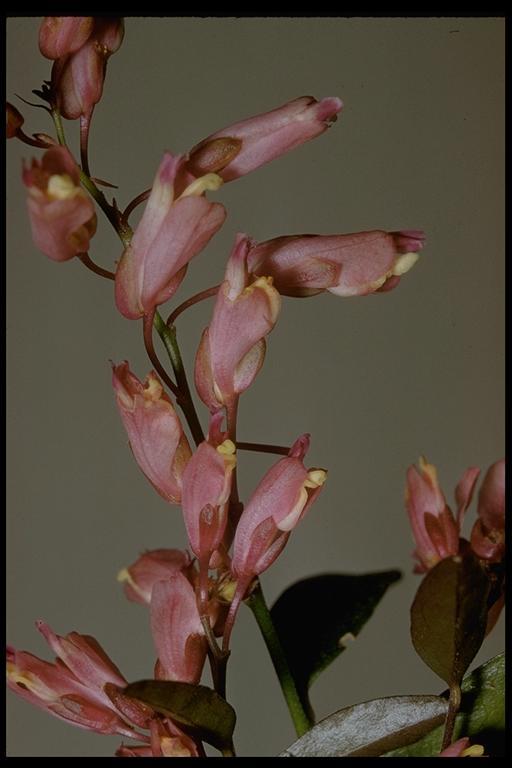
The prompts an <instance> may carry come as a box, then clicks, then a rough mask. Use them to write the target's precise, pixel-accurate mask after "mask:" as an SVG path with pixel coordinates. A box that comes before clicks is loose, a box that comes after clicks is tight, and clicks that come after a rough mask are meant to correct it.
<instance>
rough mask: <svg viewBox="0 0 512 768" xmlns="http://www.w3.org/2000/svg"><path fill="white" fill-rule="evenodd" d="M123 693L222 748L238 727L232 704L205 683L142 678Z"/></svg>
mask: <svg viewBox="0 0 512 768" xmlns="http://www.w3.org/2000/svg"><path fill="white" fill-rule="evenodd" d="M123 693H124V694H125V695H126V696H131V697H132V698H133V699H138V700H139V701H142V702H143V703H144V704H148V705H149V706H150V707H152V708H153V709H154V710H155V711H156V712H160V713H161V714H163V715H167V716H168V717H171V718H172V719H173V720H175V721H176V722H177V723H181V724H182V725H183V726H185V729H186V730H187V732H189V733H190V734H191V735H194V736H196V737H198V738H199V739H201V741H206V742H207V743H208V744H211V745H212V746H214V747H216V748H217V749H220V750H223V749H225V748H228V747H230V745H231V743H232V736H233V731H234V729H235V722H236V714H235V710H234V709H233V707H232V706H231V705H230V704H228V703H227V701H225V700H224V699H223V698H222V696H219V694H218V693H216V691H214V690H212V689H211V688H207V687H206V686H205V685H192V684H191V683H178V682H176V681H174V680H173V681H171V680H140V681H138V682H136V683H131V684H130V685H128V686H127V687H126V688H125V689H124V691H123Z"/></svg>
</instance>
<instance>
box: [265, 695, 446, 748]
mask: <svg viewBox="0 0 512 768" xmlns="http://www.w3.org/2000/svg"><path fill="white" fill-rule="evenodd" d="M447 710H448V704H447V702H446V700H445V699H442V698H441V697H440V696H390V697H389V698H385V699H373V700H372V701H365V702H363V703H362V704H355V705H354V706H352V707H346V708H345V709H340V710H339V712H335V713H334V714H333V715H329V717H326V718H325V719H324V720H321V721H320V722H319V723H318V725H315V726H314V728H312V729H311V730H310V731H308V732H307V733H306V734H305V735H304V736H301V738H300V739H298V740H297V741H296V742H295V743H294V744H292V746H291V747H289V748H288V749H287V750H285V751H284V752H283V753H282V754H281V755H280V757H378V756H379V755H381V754H382V753H383V752H387V751H388V750H389V749H392V748H395V747H398V746H403V745H406V744H411V743H412V742H414V741H417V739H418V736H419V734H425V733H428V732H429V731H431V730H432V728H434V727H435V726H436V725H439V724H440V723H442V722H443V721H444V719H445V717H446V712H447Z"/></svg>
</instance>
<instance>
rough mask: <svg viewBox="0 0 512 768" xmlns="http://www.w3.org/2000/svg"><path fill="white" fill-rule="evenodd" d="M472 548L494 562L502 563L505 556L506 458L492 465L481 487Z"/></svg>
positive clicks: (485, 558) (472, 534)
mask: <svg viewBox="0 0 512 768" xmlns="http://www.w3.org/2000/svg"><path fill="white" fill-rule="evenodd" d="M471 548H472V549H473V551H474V552H475V553H476V554H477V555H478V557H481V558H482V559H483V560H489V561H490V562H500V561H501V560H502V559H503V557H504V555H505V459H501V461H497V462H496V463H495V464H493V465H492V466H491V467H489V469H488V470H487V474H486V475H485V477H484V480H483V482H482V485H481V487H480V492H479V494H478V520H477V521H476V523H475V524H474V526H473V530H472V531H471Z"/></svg>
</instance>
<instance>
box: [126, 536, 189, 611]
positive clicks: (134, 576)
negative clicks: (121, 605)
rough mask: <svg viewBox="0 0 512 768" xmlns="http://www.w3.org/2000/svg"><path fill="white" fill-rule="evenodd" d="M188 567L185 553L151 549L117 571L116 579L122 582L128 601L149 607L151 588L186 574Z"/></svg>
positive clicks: (174, 550)
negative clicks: (177, 575)
mask: <svg viewBox="0 0 512 768" xmlns="http://www.w3.org/2000/svg"><path fill="white" fill-rule="evenodd" d="M190 567H191V559H190V555H189V554H188V552H186V551H183V550H181V549H153V550H151V551H149V552H144V554H142V555H141V556H140V557H139V558H138V559H137V560H136V561H135V562H134V563H133V565H130V566H129V567H128V568H123V569H122V570H121V571H119V574H118V576H117V578H118V581H121V582H124V591H125V594H126V597H127V598H128V600H133V602H135V603H141V604H142V605H144V604H146V605H149V603H150V602H151V593H152V591H153V587H154V586H155V584H156V583H157V582H158V581H165V579H168V578H170V577H171V576H174V574H176V573H180V572H185V573H188V571H189V570H190Z"/></svg>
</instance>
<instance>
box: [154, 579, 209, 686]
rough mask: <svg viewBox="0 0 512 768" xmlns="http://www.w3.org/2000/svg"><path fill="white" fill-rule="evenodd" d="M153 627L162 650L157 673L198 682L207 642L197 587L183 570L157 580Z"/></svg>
mask: <svg viewBox="0 0 512 768" xmlns="http://www.w3.org/2000/svg"><path fill="white" fill-rule="evenodd" d="M151 631H152V634H153V640H154V643H155V647H156V650H157V654H158V662H157V666H156V669H155V677H156V678H157V679H160V680H162V679H163V680H180V681H182V682H185V683H198V682H199V680H200V678H201V672H202V669H203V666H204V662H205V660H206V651H207V643H206V638H205V635H204V630H203V626H202V624H201V619H200V617H199V611H198V609H197V603H196V595H195V592H194V588H193V587H192V585H191V584H190V582H189V581H188V579H187V578H186V576H184V575H183V573H181V572H179V571H178V572H176V573H174V574H172V575H170V576H169V577H168V578H167V579H165V580H164V581H158V582H156V583H155V584H154V586H153V591H152V593H151Z"/></svg>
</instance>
